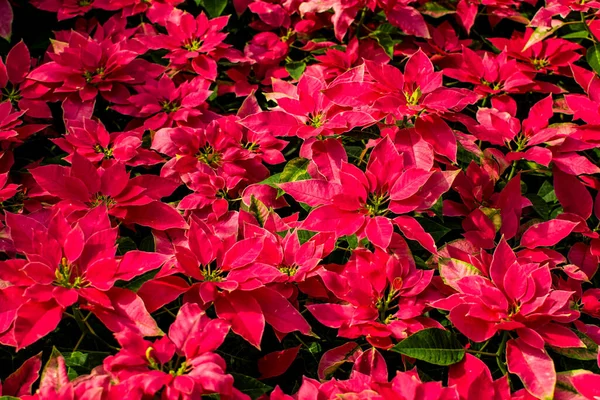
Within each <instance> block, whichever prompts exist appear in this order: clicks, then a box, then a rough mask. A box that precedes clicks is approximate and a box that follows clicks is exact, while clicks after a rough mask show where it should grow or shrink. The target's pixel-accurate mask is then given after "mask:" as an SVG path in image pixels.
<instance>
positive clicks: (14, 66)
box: [0, 41, 52, 118]
mask: <svg viewBox="0 0 600 400" xmlns="http://www.w3.org/2000/svg"><path fill="white" fill-rule="evenodd" d="M5 61H6V63H4V62H2V60H1V59H0V91H1V95H0V99H1V100H2V101H8V102H10V103H12V104H13V106H18V108H19V109H20V110H23V111H25V113H26V114H27V115H29V116H31V117H36V118H50V117H51V116H52V115H51V114H50V109H49V108H48V105H47V104H46V102H45V101H41V100H38V99H36V98H35V96H30V97H29V98H23V94H22V93H21V90H22V89H24V88H26V87H27V81H26V80H25V77H26V76H27V74H28V73H29V69H30V67H31V56H30V55H29V49H28V48H27V46H26V45H25V43H23V41H21V42H19V43H17V44H16V45H15V47H13V48H12V49H11V50H10V51H9V52H8V54H7V55H6V60H5Z"/></svg>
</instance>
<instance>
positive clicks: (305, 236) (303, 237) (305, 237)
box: [296, 229, 317, 244]
mask: <svg viewBox="0 0 600 400" xmlns="http://www.w3.org/2000/svg"><path fill="white" fill-rule="evenodd" d="M296 234H297V235H298V241H299V242H300V244H304V243H306V242H308V241H309V240H310V238H312V237H313V236H315V235H316V234H317V232H313V231H307V230H305V229H297V230H296Z"/></svg>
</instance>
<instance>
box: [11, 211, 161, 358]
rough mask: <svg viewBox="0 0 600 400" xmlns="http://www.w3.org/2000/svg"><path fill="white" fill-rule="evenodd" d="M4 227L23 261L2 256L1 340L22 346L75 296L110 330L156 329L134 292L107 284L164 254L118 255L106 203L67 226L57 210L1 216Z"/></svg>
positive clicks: (50, 325)
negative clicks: (23, 257)
mask: <svg viewBox="0 0 600 400" xmlns="http://www.w3.org/2000/svg"><path fill="white" fill-rule="evenodd" d="M34 218H35V219H34ZM6 224H7V226H8V229H9V231H10V237H11V239H12V241H13V242H14V245H15V249H16V251H17V252H19V253H20V254H23V255H24V256H25V257H26V260H12V261H5V262H3V263H2V265H1V267H0V268H1V274H2V279H3V281H4V282H5V283H6V284H7V285H8V286H6V287H5V288H3V290H2V295H3V297H5V298H6V299H7V300H8V299H9V298H10V297H12V299H11V300H10V301H5V302H3V303H2V314H3V315H4V316H5V317H6V318H4V319H3V325H2V329H0V330H1V331H2V336H1V340H2V343H3V344H6V345H10V346H15V347H17V349H21V348H23V347H26V346H28V345H30V344H32V343H33V342H35V341H37V340H39V339H40V338H41V337H43V336H45V335H46V334H48V333H49V332H51V331H52V330H54V329H55V328H56V326H57V325H58V323H59V322H60V320H61V318H62V313H63V311H64V310H65V309H66V308H67V307H69V306H71V305H73V304H74V303H76V302H78V301H79V302H80V304H81V306H82V307H87V308H90V309H91V310H92V312H94V314H95V315H96V316H97V317H98V318H99V319H100V320H102V321H103V322H104V323H105V324H106V325H107V326H108V327H109V328H111V329H113V330H114V331H120V330H123V329H125V328H129V329H136V330H139V332H140V333H141V334H143V335H155V334H158V333H160V330H159V329H158V327H157V326H156V323H155V322H154V320H153V319H152V318H151V317H150V315H149V314H148V313H147V311H146V310H145V308H144V306H143V304H142V302H141V300H140V299H139V297H137V296H136V295H135V294H134V293H133V292H130V291H128V290H125V289H119V288H113V286H114V284H115V282H116V281H117V280H130V279H132V278H134V277H136V276H138V275H141V274H143V273H145V272H147V271H151V270H153V269H156V268H158V267H160V265H161V264H162V263H163V262H164V260H165V257H162V256H161V255H159V254H153V253H143V252H129V253H127V255H126V256H125V257H123V258H122V259H121V258H116V257H115V251H116V247H115V241H116V238H117V237H116V236H117V232H116V229H114V228H112V227H111V226H110V221H109V219H108V214H107V211H106V208H104V207H96V208H95V209H93V210H91V211H89V212H88V213H86V214H85V215H84V216H83V217H81V218H79V219H77V220H76V221H74V222H73V223H69V222H68V221H67V220H66V219H65V217H64V216H63V214H62V213H61V212H60V211H59V210H58V209H57V210H55V213H54V214H51V215H48V213H38V214H35V215H32V216H31V217H26V216H22V215H17V214H7V215H6ZM117 304H118V305H117Z"/></svg>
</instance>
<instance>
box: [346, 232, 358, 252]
mask: <svg viewBox="0 0 600 400" xmlns="http://www.w3.org/2000/svg"><path fill="white" fill-rule="evenodd" d="M343 239H346V242H347V243H348V248H349V249H351V250H354V249H355V248H357V247H358V237H357V236H356V234H352V235H349V236H344V237H343Z"/></svg>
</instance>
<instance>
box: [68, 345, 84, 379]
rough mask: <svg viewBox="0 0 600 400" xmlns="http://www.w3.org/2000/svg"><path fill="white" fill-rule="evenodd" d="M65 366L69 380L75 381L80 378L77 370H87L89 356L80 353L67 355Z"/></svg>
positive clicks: (75, 352)
mask: <svg viewBox="0 0 600 400" xmlns="http://www.w3.org/2000/svg"><path fill="white" fill-rule="evenodd" d="M63 356H64V358H65V365H66V366H67V374H68V375H69V379H70V380H73V379H75V378H77V377H78V376H79V373H78V372H77V368H85V366H86V365H85V364H86V362H87V358H88V355H87V354H85V353H82V352H80V351H74V352H72V353H65V354H64V355H63Z"/></svg>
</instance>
